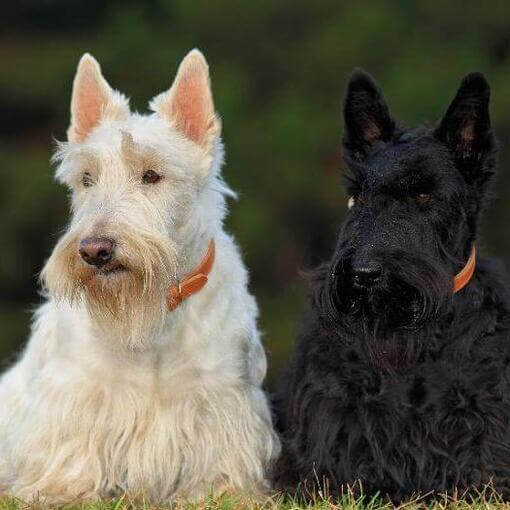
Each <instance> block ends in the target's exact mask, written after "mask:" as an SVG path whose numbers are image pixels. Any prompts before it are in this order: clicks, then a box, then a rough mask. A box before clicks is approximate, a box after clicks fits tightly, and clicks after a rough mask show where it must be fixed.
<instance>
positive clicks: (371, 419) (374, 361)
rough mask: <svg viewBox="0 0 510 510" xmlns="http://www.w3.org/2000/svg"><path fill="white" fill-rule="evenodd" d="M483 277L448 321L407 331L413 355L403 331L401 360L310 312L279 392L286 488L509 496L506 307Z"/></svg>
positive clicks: (280, 470) (281, 472)
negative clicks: (489, 489)
mask: <svg viewBox="0 0 510 510" xmlns="http://www.w3.org/2000/svg"><path fill="white" fill-rule="evenodd" d="M478 280H479V281H476V282H473V283H472V287H473V289H468V290H467V291H466V295H465V296H458V300H457V302H456V306H455V307H454V308H453V310H452V312H451V313H450V314H449V315H448V317H445V320H444V322H443V323H438V324H436V325H435V326H434V327H431V328H429V329H427V328H425V331H426V333H425V334H423V335H421V336H420V335H419V334H416V333H412V332H409V333H407V340H408V342H409V343H410V344H411V345H412V344H413V343H415V344H418V345H414V346H413V348H412V349H411V351H410V352H409V351H406V350H405V349H404V347H403V346H404V345H405V344H404V342H403V340H404V339H405V337H406V334H405V333H403V334H402V339H401V340H402V344H401V345H402V349H400V352H398V351H399V349H396V348H394V349H393V352H392V351H391V348H390V345H389V344H390V343H389V342H388V346H387V348H386V349H378V348H377V347H374V346H372V345H371V342H366V341H362V340H361V339H359V338H357V339H356V338H352V337H350V336H348V335H345V334H343V335H342V333H340V334H339V335H337V334H333V333H332V331H331V330H330V329H328V328H324V326H323V324H322V321H321V320H320V319H319V317H318V316H317V314H316V313H315V311H312V315H311V317H310V320H309V321H308V323H307V324H308V327H307V329H306V331H305V333H304V335H303V337H302V338H301V341H300V342H299V343H298V345H297V348H296V352H295V356H294V359H293V363H292V366H291V369H290V370H289V372H288V379H287V380H286V381H285V384H284V386H285V391H283V392H282V393H281V394H280V398H281V400H282V402H285V404H283V405H282V403H280V406H281V407H280V409H283V411H284V412H283V413H281V414H280V417H279V418H280V423H279V424H280V427H281V429H282V430H283V431H284V453H283V455H282V457H281V459H280V462H279V465H278V466H277V476H276V479H277V483H278V485H279V486H281V487H289V486H294V487H295V486H296V484H298V483H299V482H301V483H304V482H306V483H312V484H316V482H317V481H319V483H320V484H321V485H322V483H323V482H324V483H325V484H326V485H328V487H329V490H330V492H332V493H333V494H335V493H336V492H337V491H338V490H339V489H340V487H341V486H342V485H344V486H345V484H350V485H353V484H356V483H357V482H358V481H361V484H362V487H363V490H364V491H365V492H366V493H369V494H373V493H375V492H380V493H381V494H382V495H385V496H388V497H390V498H391V499H393V500H395V501H398V500H401V499H403V498H406V497H410V496H412V495H413V494H417V493H421V494H426V493H429V492H430V491H434V492H435V493H438V492H444V491H452V490H454V489H459V490H462V489H467V488H471V487H477V488H481V487H482V486H483V484H485V483H488V482H492V483H493V485H494V487H495V488H496V489H497V490H499V491H500V492H501V493H503V495H506V496H508V495H510V494H507V487H508V486H509V484H510V334H509V317H510V315H509V312H508V310H509V307H508V304H507V303H506V302H505V298H504V297H503V296H496V295H494V292H491V293H490V295H488V294H487V292H486V291H484V290H483V289H482V286H485V285H488V284H489V280H491V277H490V276H489V275H488V274H483V275H481V277H480V278H479V279H478ZM482 280H483V283H482ZM497 280H499V281H500V280H501V278H500V277H499V276H496V275H495V276H494V285H495V286H498V283H497ZM484 295H485V297H483V296H484ZM397 340H398V339H397ZM374 341H375V339H374ZM404 351H405V352H404ZM377 353H379V354H381V355H382V359H381V358H379V359H378V358H377Z"/></svg>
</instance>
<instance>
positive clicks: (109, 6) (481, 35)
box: [0, 0, 510, 386]
mask: <svg viewBox="0 0 510 510" xmlns="http://www.w3.org/2000/svg"><path fill="white" fill-rule="evenodd" d="M193 47H199V48H200V49H202V51H203V52H204V53H205V55H206V57H207V59H208V61H209V64H210V67H211V73H212V83H213V91H214V95H215V101H216V107H217V110H218V111H219V112H220V114H221V116H222V118H223V126H224V131H223V134H224V140H225V144H226V148H227V164H226V166H225V168H224V174H225V176H226V180H227V181H228V182H229V183H230V184H231V185H232V187H233V188H234V189H235V190H236V191H238V192H239V196H240V200H239V201H238V202H231V203H230V207H231V215H230V217H229V220H228V228H229V230H231V231H232V232H234V234H235V235H236V237H237V239H238V241H239V243H240V245H241V247H242V251H243V253H244V255H245V260H246V263H247V265H248V267H249V268H250V270H251V280H252V282H251V288H252V291H253V292H254V293H255V294H256V296H257V298H258V301H259V304H260V308H261V322H260V324H261V329H262V330H263V332H264V336H265V342H266V346H267V349H268V354H269V358H270V367H271V369H270V379H269V385H270V386H271V384H272V381H273V380H274V375H275V373H277V371H278V368H279V367H280V366H281V363H282V362H283V361H284V360H285V358H286V357H287V355H288V352H289V349H290V346H291V344H292V341H293V338H294V336H295V333H296V330H297V328H298V325H299V315H300V311H301V309H302V306H303V296H304V293H305V288H304V284H303V282H302V280H301V278H300V276H299V270H300V269H306V268H309V267H311V266H313V265H315V264H317V263H318V262H319V261H320V260H322V259H324V258H326V257H327V256H328V255H329V253H330V251H331V250H332V248H333V245H334V241H335V237H336V232H337V230H338V226H339V224H340V222H341V220H342V216H343V214H344V213H345V210H346V196H345V193H344V190H343V189H342V186H341V180H340V178H339V175H340V172H341V170H342V162H341V155H340V142H339V141H340V136H341V132H342V129H343V127H342V118H341V98H342V95H343V91H344V87H345V85H346V81H347V79H348V76H349V74H350V72H351V71H352V69H353V67H355V66H362V67H364V68H365V69H367V70H368V71H370V72H371V73H372V74H374V75H375V76H376V78H377V79H378V80H379V81H380V83H381V85H382V86H383V88H384V91H385V94H386V97H387V99H388V101H389V102H390V105H391V107H392V110H393V113H394V114H395V115H397V116H398V117H400V118H402V119H404V120H405V121H406V122H407V123H408V124H411V125H412V124H416V123H421V122H424V121H425V122H429V123H433V122H435V121H436V120H437V119H438V117H439V116H440V115H441V113H442V111H443V110H444V109H445V108H446V106H447V104H448V102H449V101H450V99H451V98H452V97H453V95H454V93H455V91H456V87H457V86H458V83H459V81H460V79H461V77H462V76H463V75H464V74H465V73H467V72H469V71H473V70H480V71H483V72H485V73H487V76H488V79H489V81H490V83H491V85H492V90H493V101H492V106H491V110H492V118H493V123H494V125H495V128H496V132H497V134H498V136H499V139H500V140H501V142H502V149H503V150H502V155H501V167H500V168H501V170H500V175H499V180H498V185H497V186H495V187H494V189H495V191H496V192H497V197H496V200H495V201H494V203H493V204H492V207H491V209H490V211H488V214H487V215H486V220H485V222H484V228H483V236H482V242H481V245H482V251H483V252H484V253H490V254H498V255H499V256H500V257H503V258H505V259H506V260H507V261H508V260H510V239H509V236H508V235H507V232H508V227H507V225H508V220H509V219H510V205H509V199H510V169H509V168H508V167H509V162H510V147H506V146H508V143H507V141H508V139H509V137H510V93H509V90H510V4H509V3H508V2H505V1H501V2H492V1H485V2H479V1H476V2H475V1H466V2H455V1H454V2H445V1H439V0H420V1H414V2H410V1H405V0H391V1H384V2H383V1H381V2H368V1H360V0H358V1H352V0H351V1H339V0H321V1H318V0H316V1H310V0H307V1H290V0H288V1H285V0H272V1H258V2H254V1H253V2H252V1H246V2H244V1H243V2H234V1H227V0H223V1H222V0H217V1H216V0H209V1H205V0H204V1H202V0H200V1H197V0H174V1H162V0H151V1H146V2H134V1H129V0H123V1H104V0H88V1H87V2H82V1H76V0H68V1H55V0H39V1H37V2H27V1H25V0H18V1H17V2H10V3H8V4H7V3H4V5H3V6H2V14H1V17H0V177H1V180H0V218H1V221H0V229H1V231H0V241H1V243H2V250H1V257H0V363H1V364H2V365H4V366H5V365H6V364H7V363H9V362H10V361H11V360H12V359H14V357H15V353H16V352H19V349H20V347H21V346H22V345H23V343H24V342H25V341H26V338H27V335H28V332H29V325H30V314H31V310H33V308H34V307H35V306H36V305H37V304H38V303H40V301H41V298H40V297H39V295H38V291H37V274H38V271H39V270H40V269H41V267H42V264H43V262H44V260H45V259H46V258H47V257H48V255H49V253H50V251H51V249H52V246H53V245H54V244H55V241H56V239H57V237H58V235H59V232H61V231H62V229H63V227H65V224H66V221H67V215H68V206H67V198H66V190H65V189H64V188H63V187H61V186H59V185H57V184H56V183H55V182H54V181H53V177H52V169H51V167H50V164H49V158H50V156H51V151H52V148H53V146H54V142H53V138H56V139H60V140H61V139H64V138H65V130H66V128H67V125H68V121H69V113H68V110H69V101H70V92H71V84H72V78H73V75H74V72H75V68H76V64H77V62H78V59H79V58H80V56H81V54H82V53H83V52H85V51H90V52H91V53H92V54H93V55H95V56H96V57H97V58H98V60H99V61H100V62H101V64H102V67H103V71H104V74H105V76H106V78H107V79H108V81H109V82H110V83H111V85H112V86H113V87H115V88H119V89H121V90H122V91H123V92H125V93H126V94H127V95H128V96H130V97H131V104H132V106H133V107H134V108H136V109H138V110H140V111H145V110H146V105H147V102H148V100H149V99H150V98H151V97H152V96H154V95H155V94H156V93H158V92H160V91H162V90H165V89H166V88H168V87H169V85H170V84H171V82H172V80H173V77H174V74H175V71H176V68H177V65H178V63H179V62H180V60H181V59H182V57H183V56H184V55H185V54H186V52H187V51H188V50H189V49H191V48H193Z"/></svg>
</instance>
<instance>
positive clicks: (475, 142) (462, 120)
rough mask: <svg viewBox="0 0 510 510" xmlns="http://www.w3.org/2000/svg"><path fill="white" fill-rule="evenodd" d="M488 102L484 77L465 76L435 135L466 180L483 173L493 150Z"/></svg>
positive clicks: (487, 88) (478, 74) (476, 75)
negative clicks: (447, 149) (484, 164)
mask: <svg viewBox="0 0 510 510" xmlns="http://www.w3.org/2000/svg"><path fill="white" fill-rule="evenodd" d="M489 99H490V87H489V84H488V83H487V80H486V79H485V77H484V75H483V74H481V73H471V74H468V75H467V76H466V77H465V78H464V79H463V80H462V82H461V84H460V87H459V89H458V91H457V94H456V96H455V98H454V99H453V101H452V102H451V104H450V106H449V107H448V110H447V111H446V113H445V114H444V116H443V118H442V119H441V121H440V122H439V124H438V126H437V128H436V129H435V131H434V134H435V136H436V138H437V139H438V140H440V141H441V142H442V143H444V144H445V145H446V146H447V147H448V148H449V149H450V151H451V153H452V154H453V156H454V158H455V162H456V164H457V166H458V168H459V169H460V170H461V172H462V173H463V174H464V176H465V177H466V178H468V179H476V178H477V176H478V175H480V173H483V172H482V170H483V161H484V160H485V157H486V156H487V155H488V154H490V153H492V152H493V150H494V148H495V139H494V135H493V132H492V129H491V122H490V116H489Z"/></svg>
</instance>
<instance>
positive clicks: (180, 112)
mask: <svg viewBox="0 0 510 510" xmlns="http://www.w3.org/2000/svg"><path fill="white" fill-rule="evenodd" d="M150 107H151V109H152V110H153V111H154V112H156V113H157V114H158V115H160V116H161V117H163V118H165V119H167V120H168V121H170V122H171V123H172V125H173V126H174V128H175V129H176V130H177V131H179V132H180V133H181V134H183V135H184V136H185V137H186V138H188V139H190V140H192V141H193V142H195V143H197V144H199V145H201V146H203V147H208V146H209V145H210V144H211V142H212V140H213V139H214V137H215V136H216V135H218V134H219V132H220V130H221V123H220V120H219V118H218V117H217V115H216V113H215V111H214V103H213V98H212V92H211V82H210V79H209V66H208V65H207V61H206V60H205V57H204V56H203V55H202V53H201V52H200V51H199V50H197V49H195V50H191V51H190V52H189V53H188V54H187V55H186V56H185V57H184V59H183V61H182V62H181V65H180V66H179V69H178V71H177V76H176V77H175V80H174V83H173V85H172V86H171V87H170V89H169V90H167V91H166V92H163V93H162V94H159V95H158V96H156V97H155V98H154V99H153V100H152V101H151V104H150Z"/></svg>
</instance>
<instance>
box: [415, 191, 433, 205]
mask: <svg viewBox="0 0 510 510" xmlns="http://www.w3.org/2000/svg"><path fill="white" fill-rule="evenodd" d="M430 199H431V196H430V194H429V193H420V194H418V195H416V197H415V200H416V203H417V204H418V205H425V204H428V203H429V202H430Z"/></svg>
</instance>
